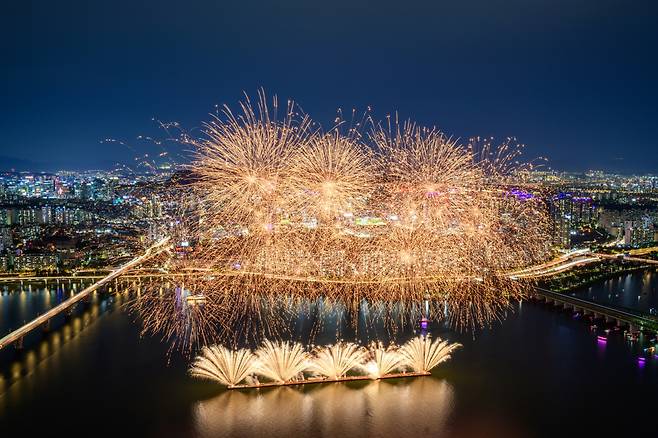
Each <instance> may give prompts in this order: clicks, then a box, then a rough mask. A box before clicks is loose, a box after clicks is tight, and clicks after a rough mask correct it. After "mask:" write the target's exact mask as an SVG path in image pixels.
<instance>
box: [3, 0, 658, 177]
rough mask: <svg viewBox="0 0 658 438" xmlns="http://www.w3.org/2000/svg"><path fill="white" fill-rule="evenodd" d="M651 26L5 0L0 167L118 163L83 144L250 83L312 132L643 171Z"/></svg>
mask: <svg viewBox="0 0 658 438" xmlns="http://www.w3.org/2000/svg"><path fill="white" fill-rule="evenodd" d="M656 23H658V2H656V1H655V0H646V1H645V0H633V1H628V0H625V1H612V0H592V1H578V0H570V1H567V0H545V1H540V0H505V1H497V0H461V1H450V2H448V1H440V0H434V1H427V2H421V1H416V0H404V1H393V2H390V1H382V0H380V1H373V2H365V1H364V2H360V1H356V0H349V1H343V0H333V1H331V2H316V1H309V0H299V1H297V0H296V1H286V0H279V1H263V2H255V1H249V0H242V1H237V2H232V4H229V2H222V1H219V0H217V1H209V0H208V1H169V0H160V1H152V2H146V1H139V0H131V1H125V0H113V1H105V2H101V1H65V0H62V1H51V0H50V1H28V0H21V1H14V2H6V3H5V4H4V5H3V11H2V14H1V17H0V24H1V29H0V33H1V34H2V35H1V37H2V38H1V42H0V45H1V47H2V64H1V72H0V75H1V77H2V84H3V88H4V89H3V91H2V95H0V97H1V100H0V131H1V132H2V137H1V140H0V144H1V148H2V149H1V152H0V169H2V168H4V169H6V168H8V167H20V168H24V167H32V168H38V169H44V170H55V169H57V168H92V167H93V168H96V167H107V166H110V165H111V164H112V163H113V162H115V161H124V162H130V161H131V160H132V159H133V157H134V155H135V153H133V152H132V151H130V150H129V149H127V148H125V147H121V146H119V145H112V144H110V145H107V144H99V140H101V139H103V138H106V137H114V138H122V139H126V140H131V139H134V138H135V137H136V136H137V135H139V134H148V133H151V134H153V133H154V132H155V130H154V128H153V123H152V122H151V117H154V116H155V117H158V118H160V119H164V120H178V121H180V122H182V123H183V124H184V125H185V126H187V127H194V126H198V125H199V122H200V121H202V120H205V119H207V118H208V113H209V112H211V111H212V110H213V107H214V105H215V104H221V103H229V104H233V103H235V102H236V101H237V100H238V99H239V98H240V96H241V93H242V91H243V90H247V91H248V92H250V93H251V94H255V92H256V90H257V88H258V87H260V86H262V87H264V88H265V89H266V90H267V91H268V92H269V93H276V94H278V95H279V96H282V97H293V98H294V99H295V100H296V101H298V102H299V103H300V104H301V105H302V107H303V108H304V109H305V110H306V111H307V112H308V113H309V114H310V115H311V116H312V117H313V118H315V119H316V120H318V121H320V122H322V123H324V124H328V123H329V121H331V120H332V119H333V115H334V114H335V111H336V109H337V108H339V107H340V108H343V109H351V108H353V107H356V108H359V109H365V108H366V107H367V106H368V105H370V106H372V107H373V109H374V111H375V114H376V115H378V116H380V117H383V116H385V115H386V114H387V113H390V112H392V111H396V110H397V111H398V112H399V113H400V114H401V115H402V116H404V117H412V118H414V119H416V120H417V121H419V122H421V123H424V124H436V125H438V126H439V127H440V128H441V129H442V130H444V131H445V132H446V133H448V134H451V135H454V136H457V137H462V138H467V137H469V136H474V135H483V136H489V135H494V136H497V137H501V138H502V137H506V136H516V137H517V138H518V139H519V141H520V142H522V143H525V144H527V148H526V156H527V157H528V158H533V157H536V156H540V155H544V156H547V157H549V159H550V165H551V166H552V167H554V168H558V169H566V170H585V169H589V168H602V169H609V170H619V171H624V172H655V173H658V132H657V131H658V109H657V108H658V106H657V105H658V84H657V83H656V78H658V26H657V25H656Z"/></svg>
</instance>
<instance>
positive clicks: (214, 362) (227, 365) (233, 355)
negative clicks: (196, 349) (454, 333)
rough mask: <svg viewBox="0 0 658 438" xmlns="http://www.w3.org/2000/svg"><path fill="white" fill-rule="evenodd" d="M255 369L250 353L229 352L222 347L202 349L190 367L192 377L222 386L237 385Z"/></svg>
mask: <svg viewBox="0 0 658 438" xmlns="http://www.w3.org/2000/svg"><path fill="white" fill-rule="evenodd" d="M255 369H256V363H255V361H254V355H253V354H252V353H251V351H249V350H246V349H240V350H237V351H234V350H229V349H228V348H225V347H222V346H213V347H204V348H203V350H201V355H200V356H198V357H197V358H196V359H195V360H194V363H193V364H192V367H191V368H190V375H191V376H193V377H197V378H201V379H208V380H214V381H217V382H219V383H221V384H223V385H227V386H233V385H237V384H238V383H240V382H241V381H243V380H244V379H246V378H247V377H248V376H249V375H250V374H252V373H253V372H254V371H255Z"/></svg>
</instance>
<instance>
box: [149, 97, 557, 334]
mask: <svg viewBox="0 0 658 438" xmlns="http://www.w3.org/2000/svg"><path fill="white" fill-rule="evenodd" d="M282 112H283V116H282V117H279V116H278V113H279V105H278V101H277V100H276V99H274V100H273V103H272V104H271V105H270V104H269V103H268V100H267V99H266V97H265V95H264V93H260V94H259V99H258V102H257V104H256V105H255V106H254V105H252V103H251V102H250V101H249V100H248V99H247V100H246V101H245V102H243V103H242V104H241V106H240V111H239V112H238V113H235V112H233V111H231V109H230V108H228V107H226V108H225V109H224V112H223V115H221V114H219V115H217V116H216V117H215V118H214V119H213V120H212V121H211V122H210V123H208V124H206V130H205V132H206V136H205V137H204V138H202V139H199V140H194V139H192V138H188V139H187V142H188V143H189V144H191V145H192V146H194V147H195V149H196V156H195V160H194V161H193V163H192V164H191V165H190V166H189V169H188V170H189V173H190V178H188V180H187V181H186V182H185V184H184V185H185V190H182V191H181V193H183V194H184V196H185V197H186V198H187V199H186V200H185V203H186V204H187V205H189V206H190V210H189V211H188V213H187V214H186V217H185V219H184V220H181V221H180V224H181V225H180V227H179V228H180V229H179V230H178V231H177V233H178V235H180V236H181V237H180V238H181V239H183V238H184V239H185V240H186V241H188V242H190V245H191V246H193V247H194V250H193V252H192V253H191V254H188V255H186V257H185V258H184V260H176V259H175V258H174V259H172V261H171V270H172V271H176V270H179V271H180V270H188V269H191V268H193V269H197V272H203V274H197V275H196V277H195V276H194V275H192V274H190V275H189V280H188V279H186V281H189V283H188V285H189V287H190V289H191V290H194V291H196V292H195V293H201V294H203V295H204V297H205V307H204V308H203V312H199V315H202V316H200V317H199V318H207V319H208V320H209V321H210V322H211V324H207V325H206V324H201V321H199V324H196V325H195V327H204V330H205V327H207V328H208V334H207V336H206V337H208V338H210V337H211V333H210V331H211V329H210V328H209V327H210V326H215V327H216V329H215V331H216V332H220V331H221V332H222V334H221V335H220V336H222V337H225V338H233V339H238V338H239V337H240V336H241V335H250V334H253V333H256V334H257V335H258V336H261V335H262V336H263V337H267V336H266V334H267V333H266V332H276V331H277V329H278V327H283V326H285V325H286V324H285V321H284V322H283V323H281V322H277V318H279V320H280V318H281V316H280V315H277V312H278V311H279V310H280V309H281V308H282V307H283V308H287V309H289V310H290V311H288V312H285V313H284V314H285V315H290V314H291V312H292V313H299V312H298V311H296V310H295V309H293V306H292V304H291V303H293V304H296V305H301V306H304V305H305V304H304V303H309V302H313V301H315V300H317V299H320V298H322V299H323V300H324V302H325V303H331V302H335V303H339V305H344V304H347V307H354V306H353V303H360V302H362V301H364V300H365V301H368V302H370V303H382V304H383V305H384V306H397V305H398V304H399V303H401V305H402V306H403V307H409V308H412V307H413V306H414V305H415V304H417V303H421V302H425V301H428V302H430V307H432V308H434V307H442V308H444V309H446V311H437V312H433V313H432V315H428V316H430V317H431V318H435V319H444V318H445V319H447V320H448V321H449V322H450V323H451V324H453V326H455V327H460V328H464V327H467V328H475V327H480V326H485V325H488V324H491V322H493V321H495V320H497V319H498V318H500V317H501V315H502V314H503V311H504V310H505V309H507V308H508V307H509V305H510V303H511V302H512V301H513V300H517V299H520V298H522V297H524V295H525V293H526V292H527V291H528V288H529V287H530V286H531V285H532V283H530V281H529V280H523V281H521V280H511V279H510V277H509V274H508V273H509V272H511V271H514V270H517V269H522V268H524V267H527V266H529V265H531V264H534V263H537V262H540V261H543V260H545V259H546V258H548V257H549V255H550V241H549V239H548V238H547V235H548V233H547V230H548V214H547V210H546V207H545V205H544V204H543V202H542V201H541V199H540V197H516V196H511V195H510V193H511V192H510V184H511V182H512V181H516V177H517V175H518V174H519V173H520V172H522V171H524V170H526V169H528V166H527V165H524V164H519V163H518V153H519V151H518V149H516V148H514V147H513V145H512V143H511V139H510V140H508V141H506V142H504V143H503V144H502V145H501V146H500V147H498V148H496V147H493V146H491V142H490V141H486V142H484V141H480V140H478V139H476V140H473V141H471V142H470V143H469V144H467V145H466V146H463V145H461V144H460V143H459V142H458V141H457V140H455V139H452V138H449V137H447V136H445V135H444V134H443V133H441V132H440V131H438V130H436V129H432V128H423V127H419V126H417V125H415V124H413V123H410V122H407V123H399V122H398V121H397V120H396V119H390V118H389V119H388V121H387V123H386V124H384V125H382V124H379V125H374V124H373V127H372V129H371V131H370V133H369V135H366V136H361V135H358V133H356V131H355V130H353V129H350V130H349V131H348V133H347V134H344V133H343V132H342V131H341V130H340V129H338V128H334V129H332V130H330V131H329V132H322V131H321V130H320V129H319V128H315V126H316V125H314V124H313V122H312V121H311V120H310V119H309V117H308V116H306V115H304V114H303V113H302V112H301V111H300V110H299V109H298V108H297V106H296V105H295V104H294V103H293V102H288V103H287V105H285V109H284V111H282ZM514 187H515V188H518V187H519V185H515V186H514ZM185 272H192V271H185ZM151 301H152V302H153V303H154V304H144V305H143V306H141V309H140V314H142V313H143V312H149V307H151V308H153V307H155V308H158V304H157V303H158V301H157V300H151ZM281 303H284V304H281ZM156 313H157V312H156ZM164 315H166V312H164V311H162V312H159V313H158V314H155V315H153V316H152V317H148V316H147V317H146V318H144V319H145V324H146V326H147V327H150V328H161V327H162V326H163V325H165V326H168V324H169V321H171V319H170V320H169V321H167V322H162V321H161V319H162V318H163V316H164ZM245 315H248V316H245ZM286 317H287V316H286ZM245 318H249V319H250V320H249V322H248V323H245V324H238V323H237V322H238V321H239V320H243V319H245ZM179 319H181V318H179ZM257 320H259V321H257ZM243 322H245V321H243ZM188 325H189V324H188ZM238 326H240V327H242V329H237V328H236V327H238ZM264 326H268V327H264ZM245 327H247V328H248V329H247V330H245ZM168 330H169V329H168ZM238 330H242V332H241V333H239V332H238ZM179 331H180V330H179ZM174 332H176V333H178V331H176V330H174ZM275 334H276V333H275ZM215 336H217V333H215ZM254 336H255V335H254Z"/></svg>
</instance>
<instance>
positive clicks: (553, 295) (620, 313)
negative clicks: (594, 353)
mask: <svg viewBox="0 0 658 438" xmlns="http://www.w3.org/2000/svg"><path fill="white" fill-rule="evenodd" d="M535 293H536V294H537V295H540V296H543V297H544V298H548V299H551V300H556V301H560V302H562V303H565V304H571V305H573V306H576V307H580V308H582V309H586V310H589V311H591V312H595V313H599V314H601V315H605V316H608V317H610V318H614V319H617V320H620V321H624V322H626V323H628V324H632V325H635V326H641V327H644V328H647V329H650V330H656V331H658V318H656V317H654V316H652V315H650V314H648V313H645V312H642V311H640V310H635V309H627V308H623V307H616V306H615V307H611V306H606V305H604V304H600V303H595V302H593V301H588V300H583V299H582V298H576V297H573V296H571V295H566V294H562V293H558V292H553V291H551V290H548V289H542V288H536V289H535Z"/></svg>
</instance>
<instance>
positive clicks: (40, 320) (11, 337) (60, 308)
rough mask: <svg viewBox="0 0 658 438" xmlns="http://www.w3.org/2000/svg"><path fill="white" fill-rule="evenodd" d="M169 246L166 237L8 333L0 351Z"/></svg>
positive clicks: (1, 340) (0, 340)
mask: <svg viewBox="0 0 658 438" xmlns="http://www.w3.org/2000/svg"><path fill="white" fill-rule="evenodd" d="M168 244H169V238H168V237H166V238H164V239H162V240H160V241H158V242H157V243H155V244H154V245H153V246H151V247H150V248H148V249H147V250H146V251H145V252H144V254H142V255H141V256H139V257H136V258H134V259H132V260H131V261H129V262H128V263H126V264H125V265H123V266H121V267H119V268H118V269H116V270H114V271H112V272H111V273H110V274H109V275H107V276H106V277H104V278H103V279H102V280H100V281H98V282H96V283H94V284H92V285H91V286H89V287H88V288H86V289H84V290H82V291H80V293H78V294H76V295H74V296H72V297H71V298H69V299H68V300H66V301H64V302H62V303H60V304H58V305H57V306H55V307H53V308H52V309H50V310H49V311H47V312H46V313H44V314H42V315H40V316H38V317H36V318H35V319H33V320H32V321H30V322H28V323H27V324H25V325H24V326H22V327H20V328H19V329H17V330H14V331H13V332H11V333H9V334H8V335H7V336H5V337H3V338H1V339H0V350H2V349H3V348H5V347H7V346H8V345H11V344H13V343H14V342H16V341H20V340H21V339H22V338H23V337H24V336H25V335H27V334H28V333H30V332H31V331H32V330H34V329H35V328H38V327H40V326H41V325H43V324H46V323H48V321H49V320H50V319H51V318H53V317H55V316H57V315H59V314H60V313H62V312H64V311H65V310H67V309H69V308H71V307H72V306H73V305H74V304H76V303H77V302H78V301H80V300H82V299H84V298H85V297H86V296H88V295H89V294H90V293H92V292H93V291H95V290H96V289H98V288H99V287H101V286H103V285H105V284H107V283H109V282H110V281H112V280H114V279H115V278H117V277H119V276H120V275H121V274H123V273H125V272H126V271H128V270H129V269H131V268H133V267H134V266H137V265H139V264H140V263H142V262H144V261H146V260H148V259H150V258H151V257H153V256H155V255H158V254H160V253H161V252H162V251H166V250H168V249H169V247H170V245H168Z"/></svg>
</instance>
